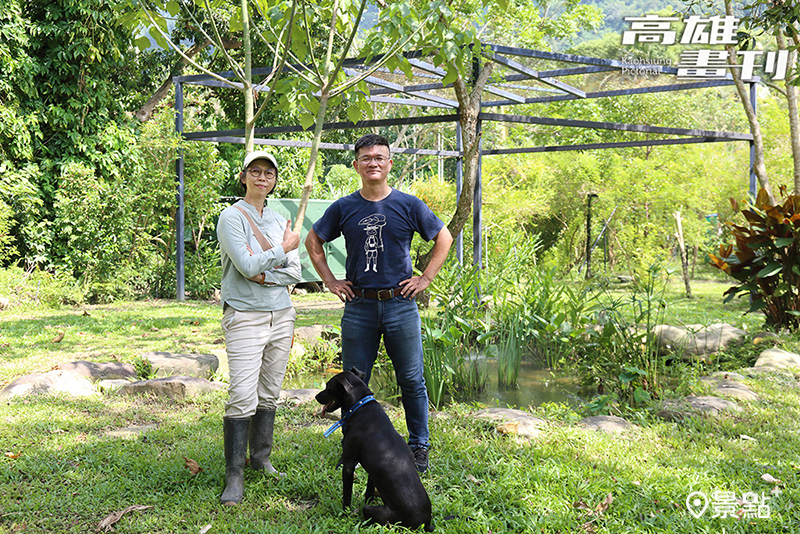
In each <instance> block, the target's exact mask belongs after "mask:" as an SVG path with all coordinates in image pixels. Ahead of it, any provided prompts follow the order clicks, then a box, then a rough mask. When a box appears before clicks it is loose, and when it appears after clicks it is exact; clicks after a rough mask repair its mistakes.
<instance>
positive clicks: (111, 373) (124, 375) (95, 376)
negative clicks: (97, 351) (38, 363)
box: [55, 361, 137, 382]
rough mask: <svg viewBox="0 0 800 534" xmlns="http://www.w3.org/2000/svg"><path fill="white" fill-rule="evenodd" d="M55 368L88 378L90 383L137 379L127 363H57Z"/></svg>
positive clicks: (132, 368) (134, 369)
mask: <svg viewBox="0 0 800 534" xmlns="http://www.w3.org/2000/svg"><path fill="white" fill-rule="evenodd" d="M55 368H56V369H61V370H62V371H71V372H73V373H75V374H77V375H81V376H83V377H86V378H88V379H89V380H91V381H92V382H97V381H98V380H114V379H125V380H136V378H137V375H136V368H134V367H133V365H131V364H129V363H119V362H105V363H97V362H87V361H76V362H65V363H59V364H58V365H56V367H55Z"/></svg>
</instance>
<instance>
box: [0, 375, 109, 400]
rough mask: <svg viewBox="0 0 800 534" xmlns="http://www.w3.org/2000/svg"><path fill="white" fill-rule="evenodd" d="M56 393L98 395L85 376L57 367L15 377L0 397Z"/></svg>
mask: <svg viewBox="0 0 800 534" xmlns="http://www.w3.org/2000/svg"><path fill="white" fill-rule="evenodd" d="M56 393H64V394H66V395H70V396H73V397H92V396H95V395H98V391H97V388H95V387H94V385H93V384H92V383H91V382H90V381H89V380H87V379H86V378H85V377H83V376H81V375H79V374H75V373H73V372H71V371H64V370H60V369H59V370H55V371H50V372H47V373H33V374H30V375H26V376H23V377H20V378H17V379H16V380H14V381H13V382H11V383H10V384H9V385H7V386H6V387H5V388H3V390H2V391H0V399H9V398H11V397H17V396H26V395H37V394H43V395H48V394H56Z"/></svg>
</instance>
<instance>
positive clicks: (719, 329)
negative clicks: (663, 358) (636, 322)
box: [653, 323, 747, 358]
mask: <svg viewBox="0 0 800 534" xmlns="http://www.w3.org/2000/svg"><path fill="white" fill-rule="evenodd" d="M653 333H654V334H655V336H656V343H657V344H658V346H659V347H661V348H662V351H667V352H677V353H678V354H682V355H683V356H684V357H689V358H692V357H695V356H703V355H705V354H713V353H716V352H719V350H720V349H724V348H726V347H728V346H729V345H732V344H737V343H741V342H742V341H743V339H744V337H745V335H746V334H747V332H745V331H744V330H741V329H739V328H735V327H733V326H731V325H729V324H726V323H715V324H712V325H709V326H707V327H704V326H703V325H687V326H686V328H680V327H677V326H670V325H657V326H655V327H654V328H653Z"/></svg>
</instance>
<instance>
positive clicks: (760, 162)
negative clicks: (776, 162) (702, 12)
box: [725, 0, 775, 205]
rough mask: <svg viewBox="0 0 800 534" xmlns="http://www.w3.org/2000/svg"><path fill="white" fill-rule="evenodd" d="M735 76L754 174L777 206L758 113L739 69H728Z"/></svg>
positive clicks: (732, 53) (732, 59)
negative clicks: (750, 138) (747, 127)
mask: <svg viewBox="0 0 800 534" xmlns="http://www.w3.org/2000/svg"><path fill="white" fill-rule="evenodd" d="M725 12H726V13H727V14H728V15H729V16H734V15H733V8H732V7H731V0H725ZM725 49H726V50H727V51H728V63H729V64H730V65H738V62H737V59H736V49H735V48H734V47H733V46H731V45H726V46H725ZM728 70H730V72H731V76H733V83H734V85H735V86H736V92H737V93H738V95H739V100H741V101H742V107H743V108H744V113H745V115H747V122H748V123H749V124H750V133H751V134H752V135H753V145H754V147H755V163H754V164H753V172H754V173H755V175H756V178H758V183H759V185H760V186H761V187H762V188H763V189H764V190H765V191H766V192H767V195H768V196H769V200H770V202H771V203H772V204H773V205H774V204H775V197H774V196H773V195H772V189H771V188H770V186H769V178H768V177H767V165H766V163H765V162H764V138H763V136H762V135H761V125H760V124H759V122H758V117H756V111H755V109H753V106H752V105H751V104H750V93H749V91H748V89H747V87H746V86H745V84H744V82H743V81H742V74H741V72H740V71H739V69H736V68H732V69H728Z"/></svg>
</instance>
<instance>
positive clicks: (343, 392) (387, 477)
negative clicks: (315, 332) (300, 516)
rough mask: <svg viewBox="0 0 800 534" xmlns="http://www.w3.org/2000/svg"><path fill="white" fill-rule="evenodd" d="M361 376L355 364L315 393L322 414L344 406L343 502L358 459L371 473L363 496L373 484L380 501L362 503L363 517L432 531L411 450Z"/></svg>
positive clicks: (346, 502)
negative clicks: (372, 503) (376, 502)
mask: <svg viewBox="0 0 800 534" xmlns="http://www.w3.org/2000/svg"><path fill="white" fill-rule="evenodd" d="M365 376H366V375H365V374H364V373H363V372H361V371H359V370H358V369H356V368H355V367H353V368H352V369H351V370H350V371H344V372H342V373H339V374H338V375H336V376H334V377H333V378H331V379H330V380H329V381H328V383H327V384H326V385H325V389H324V390H322V391H320V392H319V393H318V394H317V397H316V398H317V402H319V403H320V404H322V405H324V408H323V409H322V413H323V414H324V413H325V412H331V411H333V410H336V409H337V408H341V409H342V419H341V421H340V424H341V426H342V433H343V434H344V441H343V448H344V452H343V453H342V463H343V467H342V483H343V494H342V504H343V505H344V508H349V507H350V501H351V499H352V496H353V473H354V471H355V468H356V464H358V463H360V464H361V465H362V467H364V469H365V470H366V471H367V474H368V475H369V478H368V479H367V492H366V497H365V500H366V501H367V502H369V500H370V499H371V498H372V497H373V495H374V493H375V488H377V489H378V492H379V493H380V496H381V498H382V499H383V504H384V506H370V505H369V504H367V505H366V506H364V508H363V509H362V512H363V513H364V517H365V518H367V519H368V520H370V521H372V522H375V523H378V524H380V525H386V524H389V523H399V524H401V525H402V526H404V527H408V528H418V527H420V526H422V525H425V530H426V531H427V532H432V531H433V519H432V514H431V500H430V498H428V493H427V492H426V491H425V488H424V487H423V485H422V481H421V480H420V479H419V474H418V473H417V469H416V466H415V465H414V453H412V452H411V448H410V447H409V446H408V444H407V443H406V442H405V440H404V439H403V438H402V437H401V436H400V434H398V433H397V430H395V428H394V426H393V425H392V422H391V421H390V420H389V417H388V416H387V415H386V412H384V411H383V408H381V405H380V404H378V402H377V401H375V400H374V398H372V392H371V391H370V390H369V388H368V387H367V385H366V384H365V383H364V382H363V379H364V378H365ZM335 428H336V426H334V427H332V429H331V432H332V431H333V430H334V429H335ZM327 435H328V432H326V436H327Z"/></svg>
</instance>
